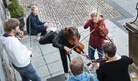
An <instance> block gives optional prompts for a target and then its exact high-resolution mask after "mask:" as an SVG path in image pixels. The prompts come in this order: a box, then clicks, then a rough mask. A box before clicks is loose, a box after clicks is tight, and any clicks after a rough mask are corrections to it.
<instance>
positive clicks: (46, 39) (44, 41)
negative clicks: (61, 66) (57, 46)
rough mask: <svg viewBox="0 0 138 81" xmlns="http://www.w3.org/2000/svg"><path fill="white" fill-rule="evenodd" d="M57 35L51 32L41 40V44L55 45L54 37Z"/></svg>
mask: <svg viewBox="0 0 138 81" xmlns="http://www.w3.org/2000/svg"><path fill="white" fill-rule="evenodd" d="M56 35H57V33H56V32H53V31H50V32H49V33H47V34H45V35H44V36H43V37H42V38H41V39H40V40H39V43H40V44H49V43H53V39H54V37H55V36H56Z"/></svg>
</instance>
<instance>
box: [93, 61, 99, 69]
mask: <svg viewBox="0 0 138 81" xmlns="http://www.w3.org/2000/svg"><path fill="white" fill-rule="evenodd" d="M91 63H92V65H93V66H94V67H95V69H96V70H97V69H99V66H98V64H97V63H94V62H91Z"/></svg>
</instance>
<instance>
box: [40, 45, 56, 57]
mask: <svg viewBox="0 0 138 81" xmlns="http://www.w3.org/2000/svg"><path fill="white" fill-rule="evenodd" d="M39 46H40V49H41V51H42V53H43V54H44V55H46V54H49V53H54V52H56V51H58V49H57V48H55V47H53V46H52V44H46V45H39Z"/></svg>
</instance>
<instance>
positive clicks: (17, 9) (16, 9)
mask: <svg viewBox="0 0 138 81" xmlns="http://www.w3.org/2000/svg"><path fill="white" fill-rule="evenodd" d="M8 10H9V12H10V15H11V17H12V18H18V17H20V16H22V15H23V14H24V7H23V6H22V5H20V3H19V1H18V0H11V3H10V4H9V5H8Z"/></svg>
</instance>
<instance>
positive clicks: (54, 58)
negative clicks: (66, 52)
mask: <svg viewBox="0 0 138 81" xmlns="http://www.w3.org/2000/svg"><path fill="white" fill-rule="evenodd" d="M44 58H45V60H46V62H47V64H49V63H52V62H56V61H59V60H60V53H59V51H57V52H54V53H50V54H47V55H45V56H44Z"/></svg>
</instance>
